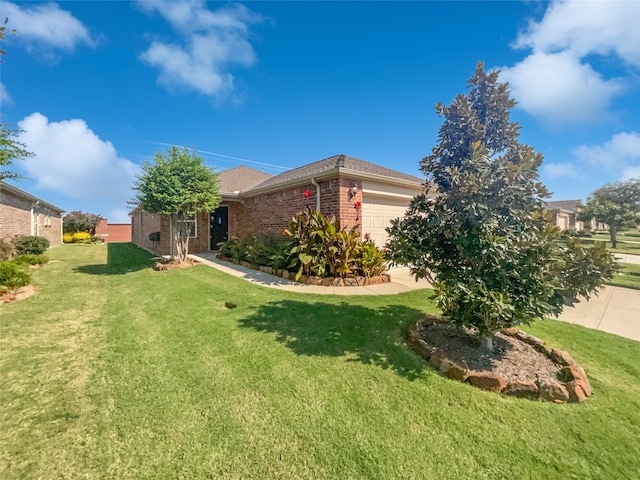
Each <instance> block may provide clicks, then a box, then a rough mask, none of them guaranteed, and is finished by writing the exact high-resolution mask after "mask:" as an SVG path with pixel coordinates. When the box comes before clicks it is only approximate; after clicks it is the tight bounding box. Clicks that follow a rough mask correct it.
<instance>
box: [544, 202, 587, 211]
mask: <svg viewBox="0 0 640 480" xmlns="http://www.w3.org/2000/svg"><path fill="white" fill-rule="evenodd" d="M578 202H580V200H557V201H555V202H547V207H548V208H549V210H558V209H561V210H569V211H571V212H575V211H577V210H578Z"/></svg>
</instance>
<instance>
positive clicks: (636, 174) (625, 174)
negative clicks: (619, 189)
mask: <svg viewBox="0 0 640 480" xmlns="http://www.w3.org/2000/svg"><path fill="white" fill-rule="evenodd" d="M632 178H640V165H637V166H635V167H627V168H625V169H624V170H622V176H621V177H620V180H631V179H632Z"/></svg>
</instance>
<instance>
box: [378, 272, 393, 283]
mask: <svg viewBox="0 0 640 480" xmlns="http://www.w3.org/2000/svg"><path fill="white" fill-rule="evenodd" d="M380 278H382V283H389V282H390V281H391V277H390V276H389V275H387V274H386V273H383V274H382V275H380Z"/></svg>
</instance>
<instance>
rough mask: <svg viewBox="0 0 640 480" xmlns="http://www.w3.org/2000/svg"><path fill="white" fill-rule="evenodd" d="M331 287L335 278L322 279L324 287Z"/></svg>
mask: <svg viewBox="0 0 640 480" xmlns="http://www.w3.org/2000/svg"><path fill="white" fill-rule="evenodd" d="M331 285H333V277H327V278H323V279H322V286H323V287H330V286H331Z"/></svg>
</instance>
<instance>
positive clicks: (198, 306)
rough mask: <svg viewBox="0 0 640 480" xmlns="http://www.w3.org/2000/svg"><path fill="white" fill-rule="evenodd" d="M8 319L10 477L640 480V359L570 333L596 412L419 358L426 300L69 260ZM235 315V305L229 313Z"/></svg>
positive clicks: (537, 328)
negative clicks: (479, 384) (471, 382)
mask: <svg viewBox="0 0 640 480" xmlns="http://www.w3.org/2000/svg"><path fill="white" fill-rule="evenodd" d="M51 257H52V259H54V261H55V263H51V264H49V265H47V266H45V267H43V268H41V269H39V270H36V271H34V278H35V282H36V285H37V287H38V289H39V292H38V294H37V295H35V296H33V297H31V298H29V299H26V300H23V301H20V302H16V303H13V304H8V305H4V306H0V327H1V331H0V375H1V387H0V394H1V403H2V408H1V409H0V478H3V479H4V480H8V479H17V478H47V479H52V478H70V479H76V478H117V479H140V478H154V479H155V478H158V479H163V478H166V479H175V478H187V479H211V478H222V479H235V478H237V479H240V478H242V479H253V478H255V479H270V478H301V479H358V478H362V479H396V478H397V479H411V478H416V479H424V478H443V479H449V478H450V479H466V478H470V479H483V478H486V479H499V478H518V479H527V478H535V479H538V478H547V479H554V478H559V479H567V478H576V479H577V478H580V479H594V478H601V479H611V478H637V477H638V473H639V472H640V444H639V443H638V438H640V362H638V360H639V359H640V343H637V342H633V341H631V340H626V339H624V338H620V337H616V336H613V335H608V334H606V333H603V332H598V331H593V330H587V329H583V328H580V327H577V326H573V325H569V324H564V323H561V322H557V321H551V320H549V321H544V322H538V323H536V324H534V325H531V326H530V327H528V328H527V330H528V331H529V332H531V333H532V334H534V335H536V336H538V337H541V338H542V339H544V340H545V341H546V342H547V343H549V344H550V345H552V346H556V347H560V348H564V349H567V350H568V351H569V352H570V353H571V354H572V356H573V357H574V358H575V359H576V360H577V361H579V362H580V363H581V364H582V366H583V367H584V368H585V370H586V371H587V374H588V375H589V377H590V379H591V383H592V386H593V388H594V391H595V393H594V395H593V396H592V397H591V398H590V399H589V400H588V401H587V402H585V403H583V404H563V405H555V404H549V403H543V402H530V401H527V400H518V399H513V398H506V397H501V396H499V395H496V394H491V393H487V392H483V391H480V390H477V389H475V388H472V387H470V386H468V385H465V384H460V383H457V382H454V381H450V380H447V379H445V378H442V377H441V376H440V375H438V374H437V373H436V372H435V371H433V370H432V369H430V368H429V367H428V366H426V365H425V364H424V362H422V361H421V360H420V359H418V358H417V357H416V356H415V355H414V354H413V353H412V352H411V351H410V350H409V349H408V348H407V347H406V346H405V344H404V341H403V337H404V333H405V331H406V328H407V326H408V325H409V324H411V323H412V322H414V321H416V320H417V319H418V318H420V316H421V315H422V313H423V312H435V308H434V306H433V303H432V302H431V300H430V299H429V294H428V291H424V290H423V291H416V292H410V293H406V294H402V295H397V296H388V297H358V296H353V297H333V296H319V295H302V294H295V293H287V292H281V291H277V290H272V289H267V288H262V287H259V286H255V285H252V284H249V283H247V282H245V281H243V280H240V279H236V278H232V277H230V276H227V275H225V274H222V273H220V272H218V271H216V270H214V269H211V268H209V267H206V266H197V267H193V268H188V269H180V270H174V271H169V272H155V271H152V270H151V268H150V265H151V258H150V256H149V255H148V254H147V253H146V252H144V251H141V250H138V249H137V248H135V247H133V246H132V245H130V244H112V245H108V246H94V245H87V246H62V247H59V248H56V249H54V250H52V251H51ZM225 302H229V303H234V304H236V305H237V308H231V309H229V308H226V307H225Z"/></svg>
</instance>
